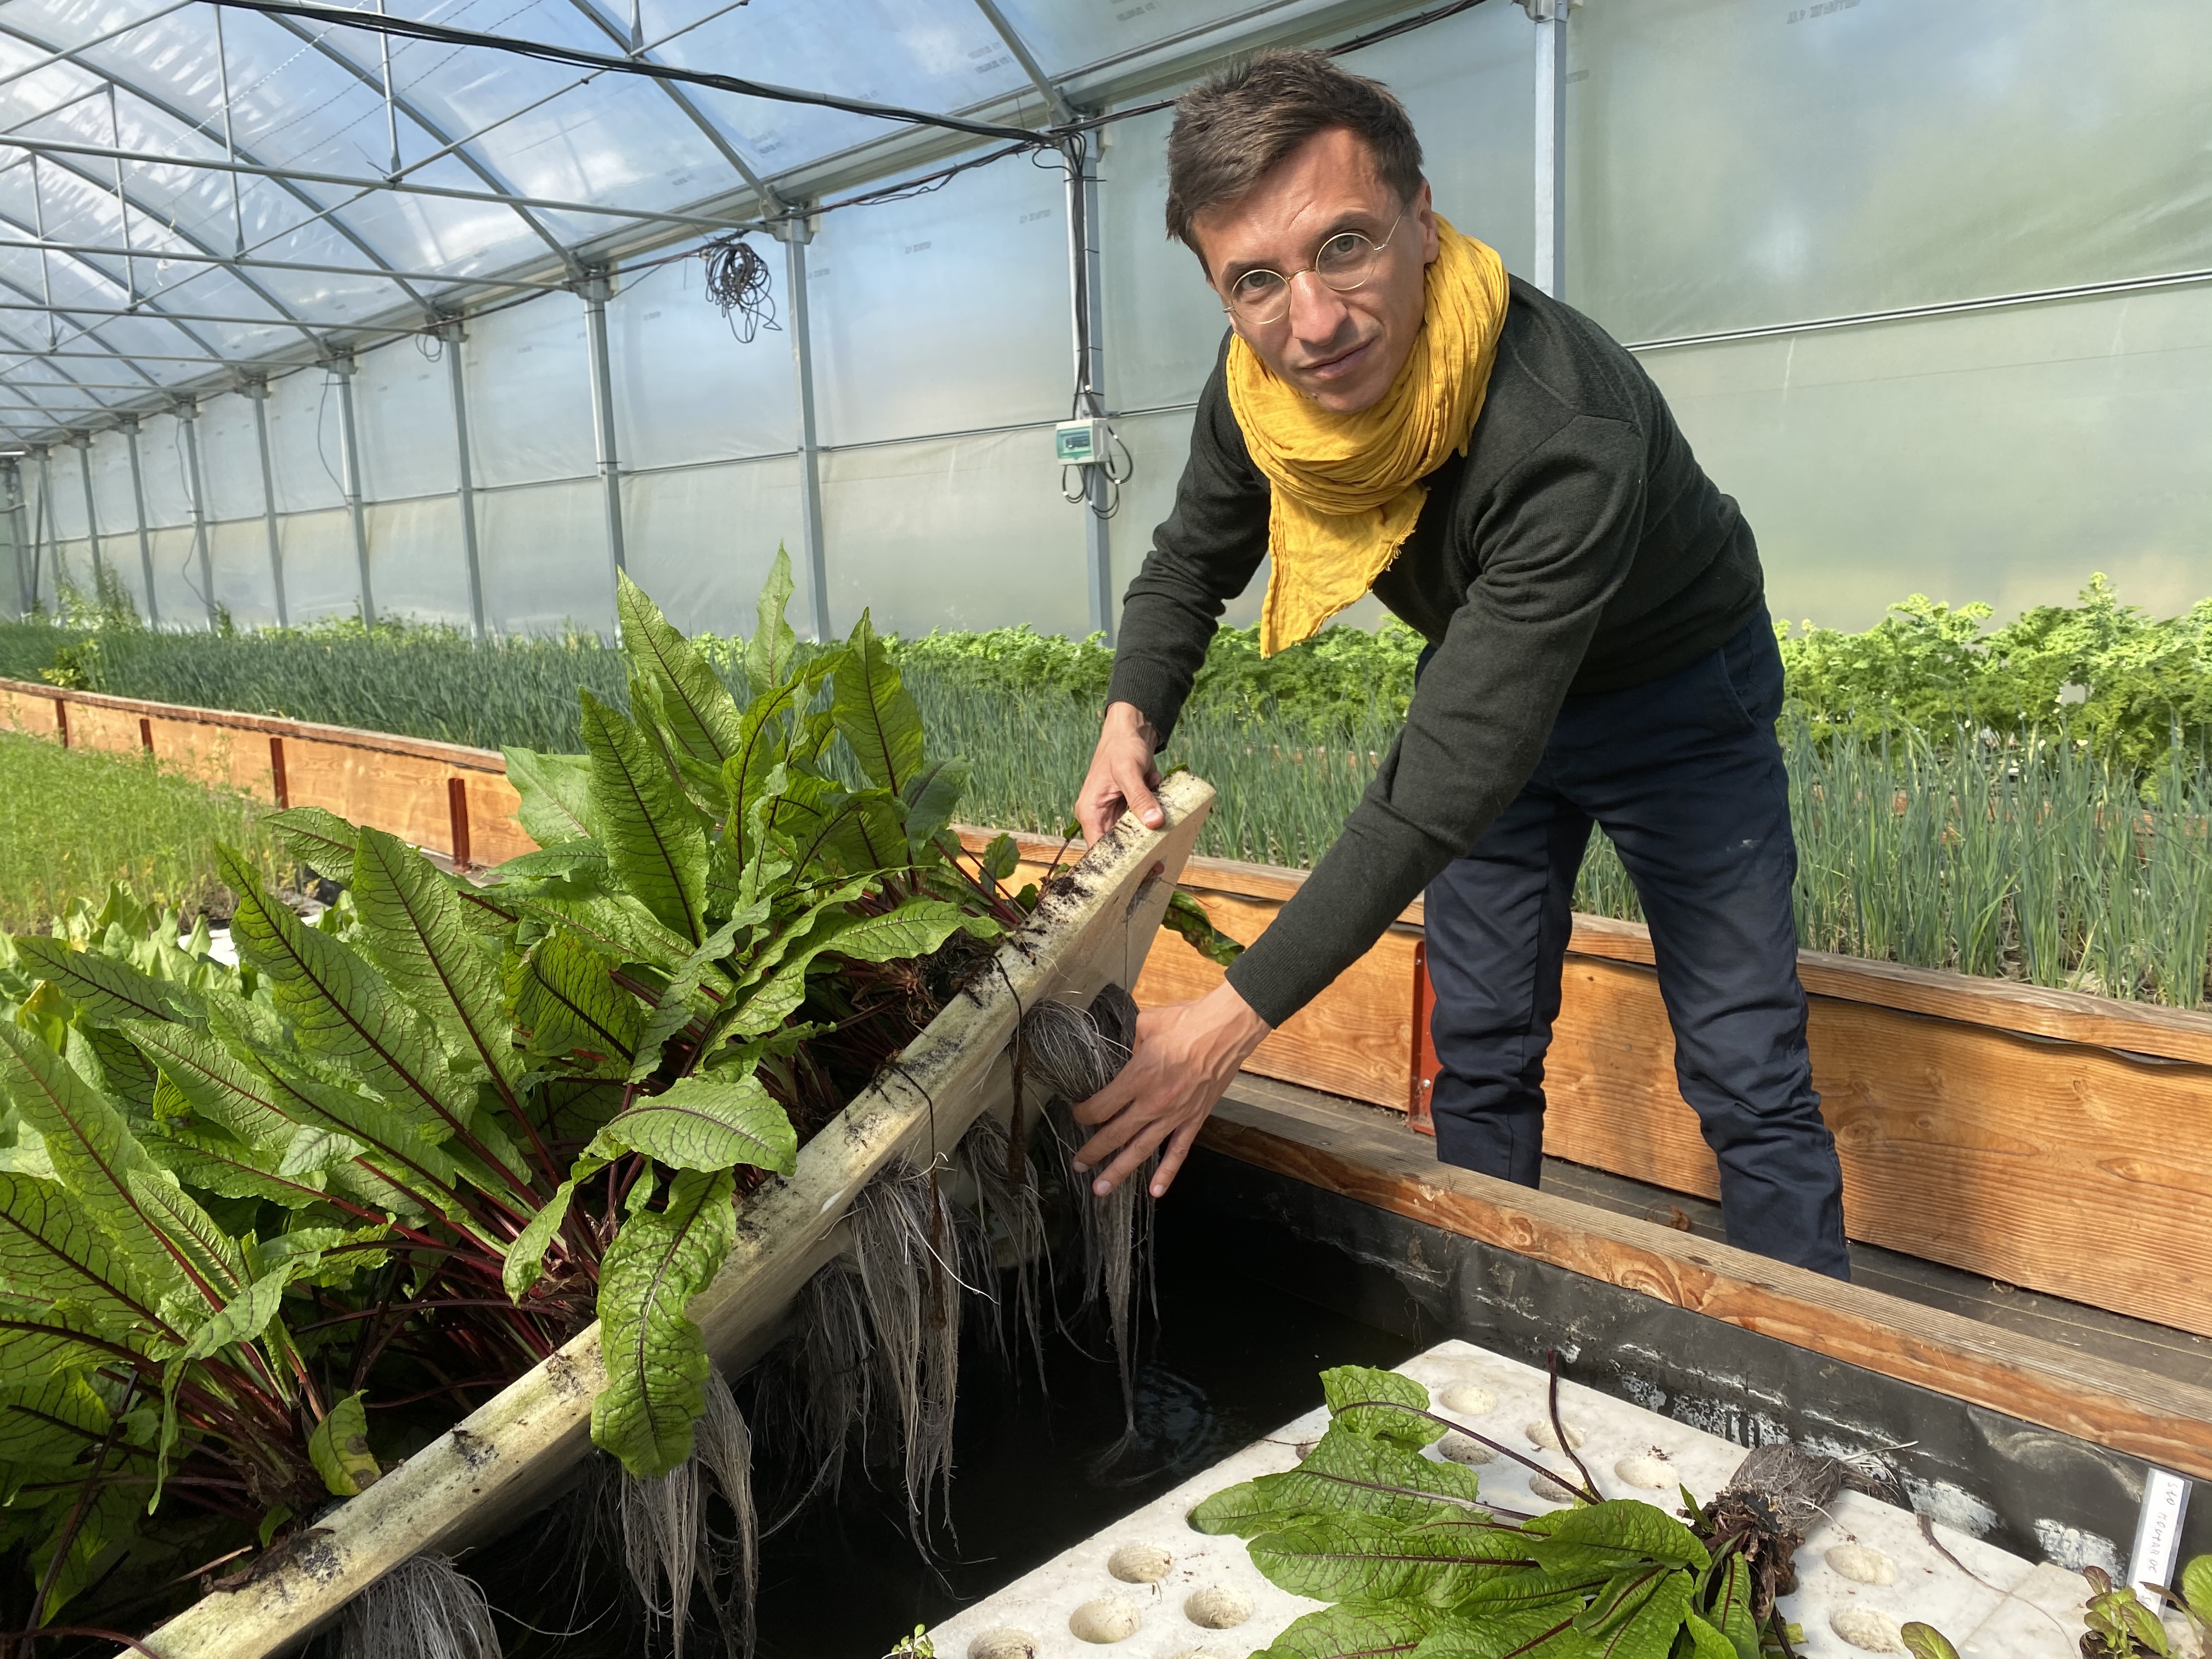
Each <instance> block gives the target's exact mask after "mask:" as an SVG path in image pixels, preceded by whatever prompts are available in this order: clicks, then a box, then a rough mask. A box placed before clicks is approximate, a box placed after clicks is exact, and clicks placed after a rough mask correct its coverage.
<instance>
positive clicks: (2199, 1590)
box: [2081, 1555, 2212, 1659]
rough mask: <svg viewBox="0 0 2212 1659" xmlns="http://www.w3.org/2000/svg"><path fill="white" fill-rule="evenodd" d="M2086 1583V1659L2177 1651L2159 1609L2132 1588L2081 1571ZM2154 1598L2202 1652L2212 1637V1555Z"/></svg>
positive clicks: (2140, 1658) (2092, 1570)
mask: <svg viewBox="0 0 2212 1659" xmlns="http://www.w3.org/2000/svg"><path fill="white" fill-rule="evenodd" d="M2083 1577H2086V1578H2087V1579H2088V1581H2089V1600H2088V1603H2087V1608H2086V1617H2087V1623H2088V1626H2089V1628H2088V1632H2087V1634H2086V1635H2084V1636H2083V1637H2082V1638H2081V1651H2082V1654H2083V1655H2084V1656H2085V1659H2151V1656H2157V1659H2170V1656H2171V1655H2172V1654H2173V1652H2174V1651H2175V1649H2174V1646H2173V1643H2172V1638H2170V1637H2169V1636H2168V1635H2167V1633H2166V1625H2165V1623H2164V1621H2163V1620H2160V1617H2159V1615H2158V1612H2157V1609H2156V1608H2155V1607H2153V1606H2152V1605H2151V1604H2149V1603H2148V1602H2146V1601H2144V1600H2143V1599H2142V1596H2140V1595H2137V1594H2136V1591H2135V1589H2134V1587H2133V1586H2131V1585H2128V1584H2118V1583H2113V1581H2112V1575H2111V1574H2110V1573H2108V1572H2106V1571H2105V1570H2104V1569H2103V1568H2101V1567H2089V1568H2086V1569H2084V1571H2083ZM2151 1589H2152V1593H2153V1594H2154V1595H2156V1596H2157V1597H2158V1598H2159V1599H2160V1601H2165V1602H2166V1604H2167V1605H2168V1606H2169V1607H2172V1608H2173V1609H2174V1610H2175V1611H2177V1612H2179V1613H2180V1614H2181V1616H2182V1618H2183V1619H2184V1620H2185V1621H2186V1622H2187V1623H2188V1625H2189V1626H2190V1628H2191V1631H2192V1632H2194V1634H2195V1635H2196V1638H2197V1645H2198V1647H2199V1648H2202V1647H2203V1645H2204V1643H2205V1640H2206V1638H2207V1637H2209V1636H2212V1555H2200V1556H2198V1557H2197V1558H2196V1559H2194V1560H2192V1561H2191V1562H2190V1563H2189V1565H2187V1566H2185V1567H2184V1568H2183V1569H2182V1570H2181V1575H2180V1581H2179V1583H2178V1584H2176V1585H2175V1586H2174V1587H2172V1588H2171V1589H2168V1588H2166V1587H2165V1586H2163V1585H2154V1586H2152V1587H2151Z"/></svg>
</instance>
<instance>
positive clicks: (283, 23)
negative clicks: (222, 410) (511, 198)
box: [240, 12, 583, 311]
mask: <svg viewBox="0 0 2212 1659" xmlns="http://www.w3.org/2000/svg"><path fill="white" fill-rule="evenodd" d="M261 15H263V16H264V17H266V18H268V20H269V21H270V22H272V23H274V24H276V27H279V28H281V29H283V31H284V32H285V33H287V34H289V35H290V36H292V37H293V39H295V40H299V41H301V42H302V43H303V44H305V45H307V46H311V47H313V49H314V50H315V51H316V52H319V53H321V54H322V55H323V56H324V57H325V58H329V59H330V60H331V62H332V63H333V64H337V66H338V67H339V68H340V69H342V70H344V71H345V72H346V73H347V74H348V75H350V76H353V78H354V79H355V80H356V81H358V82H361V83H362V85H363V86H365V87H368V88H373V89H374V92H375V93H376V95H377V96H378V97H379V98H381V97H383V96H384V95H385V90H384V85H383V82H380V81H379V80H378V79H377V78H376V76H374V75H372V74H370V73H369V72H368V70H366V69H364V68H362V66H361V65H360V64H356V63H355V62H354V61H353V59H352V58H349V57H347V56H346V55H345V53H343V52H340V51H339V50H338V49H337V47H336V46H331V45H330V44H329V43H328V42H327V41H325V40H324V39H323V38H322V36H320V35H319V34H315V33H310V32H309V31H308V29H307V27H305V26H303V25H302V24H301V22H300V21H299V20H298V19H296V18H292V17H285V16H282V15H279V14H277V13H276V12H264V13H262V14H261ZM391 96H392V108H394V109H396V110H398V112H400V113H401V114H402V115H404V116H405V117H406V118H408V119H409V120H410V121H412V122H413V123H414V124H415V125H416V126H418V127H420V128H422V131H425V132H427V133H428V134H429V135H430V137H432V138H433V139H435V141H436V142H437V143H441V144H452V143H453V140H452V139H451V138H449V137H447V136H446V133H445V131H444V130H443V129H442V128H441V127H440V126H439V125H438V124H437V123H436V122H435V121H433V120H431V119H430V118H428V116H426V115H424V114H423V113H422V111H421V110H420V109H418V108H417V107H416V106H415V105H414V104H413V102H411V101H410V100H408V99H406V98H404V97H402V96H401V95H400V94H399V93H398V91H397V90H394V91H393V92H392V94H391ZM240 154H241V155H243V154H244V152H243V151H240ZM453 159H454V160H455V161H459V163H460V164H461V165H462V166H463V167H466V168H467V169H468V170H469V171H470V172H471V173H475V174H476V176H477V178H479V179H483V181H484V183H485V184H487V185H490V186H491V188H492V189H493V190H495V191H498V192H500V193H501V195H513V193H514V191H513V186H512V185H509V184H508V183H507V180H506V179H502V178H501V177H500V176H499V174H498V173H495V172H494V171H493V170H492V169H491V168H490V167H488V166H486V165H485V164H484V163H483V161H479V160H478V159H477V157H476V156H474V155H471V154H470V153H469V151H468V149H467V147H466V146H465V145H463V146H460V147H458V148H456V149H454V150H453ZM508 206H509V210H510V211H512V212H513V215H514V216H515V217H516V218H518V219H520V220H521V221H522V222H523V223H524V224H526V225H527V226H528V227H529V228H530V230H531V234H533V235H534V236H536V237H537V238H538V240H540V241H542V242H543V243H544V244H545V246H547V247H548V248H550V249H551V250H552V252H553V257H554V258H556V259H558V260H559V261H560V262H561V269H562V270H565V271H567V272H568V274H569V275H570V276H581V275H583V266H582V265H581V264H579V263H578V261H577V258H576V256H575V255H574V253H572V252H569V250H568V245H567V244H565V243H564V242H562V240H561V239H560V238H559V237H557V236H556V235H555V234H553V233H552V232H551V231H550V229H548V228H546V226H545V225H544V222H542V221H541V220H540V219H539V218H538V216H537V215H536V214H534V213H532V212H531V211H530V210H529V209H527V208H526V207H523V206H521V205H520V204H515V203H510V204H508ZM337 223H338V221H337V219H336V218H335V217H333V218H332V219H331V224H333V225H336V224H337ZM379 263H380V264H381V263H382V261H379ZM416 303H417V304H419V305H422V307H423V308H424V309H425V310H426V311H429V310H435V307H433V306H430V305H429V304H428V302H427V301H423V300H422V299H421V297H420V296H419V295H418V296H416Z"/></svg>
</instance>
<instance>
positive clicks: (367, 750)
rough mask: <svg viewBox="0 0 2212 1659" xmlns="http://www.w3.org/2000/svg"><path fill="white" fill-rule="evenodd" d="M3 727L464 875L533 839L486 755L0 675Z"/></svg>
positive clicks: (501, 762)
mask: <svg viewBox="0 0 2212 1659" xmlns="http://www.w3.org/2000/svg"><path fill="white" fill-rule="evenodd" d="M0 727H8V728H12V729H14V730H15V731H19V732H34V733H36V734H37V735H38V736H40V737H52V738H59V739H60V740H61V741H62V742H63V743H64V744H71V745H75V746H77V747H81V748H86V749H106V750H117V751H122V752H130V751H134V750H136V751H143V752H146V753H150V754H153V755H155V756H158V757H160V758H161V759H162V760H163V761H166V762H168V763H171V764H173V765H175V766H178V767H180V768H182V769H185V770H186V771H189V772H191V774H192V775H195V776H197V777H201V778H204V779H205V780H207V781H209V782H210V783H220V784H228V785H229V786H230V787H232V788H234V789H241V790H244V791H245V792H246V793H248V794H251V795H255V796H258V798H259V799H263V800H265V801H271V802H274V803H275V804H276V805H279V806H321V807H326V808H328V809H329V810H330V811H333V812H336V813H337V815H338V816H339V817H343V818H349V819H351V820H352V821H353V822H354V823H373V824H374V825H375V826H376V827H377V828H378V829H384V830H388V831H390V832H391V833H392V835H395V836H398V837H399V838H400V839H401V840H403V841H405V842H409V843H410V845H413V846H416V847H423V848H429V849H430V850H431V851H433V852H437V853H442V854H445V855H446V856H447V857H448V858H450V859H452V860H453V862H454V863H455V864H457V865H459V866H461V867H463V868H467V867H469V866H472V865H477V864H498V863H501V862H502V861H504V860H507V859H511V858H513V857H514V856H515V855H516V854H520V853H527V852H529V851H531V850H532V848H535V847H536V846H537V844H538V843H537V842H533V841H532V840H531V839H530V837H529V836H526V835H524V834H523V833H522V828H521V826H520V824H518V823H515V821H514V809H515V806H516V805H517V804H518V803H519V801H520V799H521V798H520V796H519V795H517V794H516V793H515V790H514V786H513V784H511V783H509V782H508V781H507V762H506V760H505V759H504V758H503V757H501V755H500V753H499V751H498V750H495V749H471V748H470V747H468V746H467V745H466V744H458V743H433V742H431V741H429V740H428V738H401V737H393V736H392V735H390V734H389V733H386V732H356V731H355V730H354V729H353V728H351V727H350V726H319V725H316V724H315V723H313V721H310V720H278V719H276V718H275V717H274V716H271V715H266V714H233V713H231V712H229V711H228V710H227V709H220V708H185V707H183V706H181V705H179V704H176V703H167V702H141V701H139V700H138V699H137V698H135V697H111V696H105V695H103V694H102V693H100V692H97V691H65V690H59V689H58V688H57V687H54V686H51V685H33V684H28V683H27V682H25V681H22V680H0Z"/></svg>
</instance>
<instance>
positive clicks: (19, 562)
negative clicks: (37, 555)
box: [0, 460, 32, 617]
mask: <svg viewBox="0 0 2212 1659" xmlns="http://www.w3.org/2000/svg"><path fill="white" fill-rule="evenodd" d="M0 486H4V487H5V489H7V491H8V539H9V541H10V542H11V543H13V544H14V545H15V609H16V614H17V615H18V616H23V617H27V616H29V615H30V614H31V603H32V591H31V568H30V565H29V563H28V562H27V559H26V553H27V549H26V548H25V547H24V545H23V544H24V542H25V541H26V540H27V536H26V534H25V532H27V530H28V529H29V528H30V525H29V519H30V515H29V514H28V513H26V512H25V511H24V510H23V464H22V463H21V461H17V460H10V461H9V462H8V463H7V471H6V472H5V473H4V474H0Z"/></svg>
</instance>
